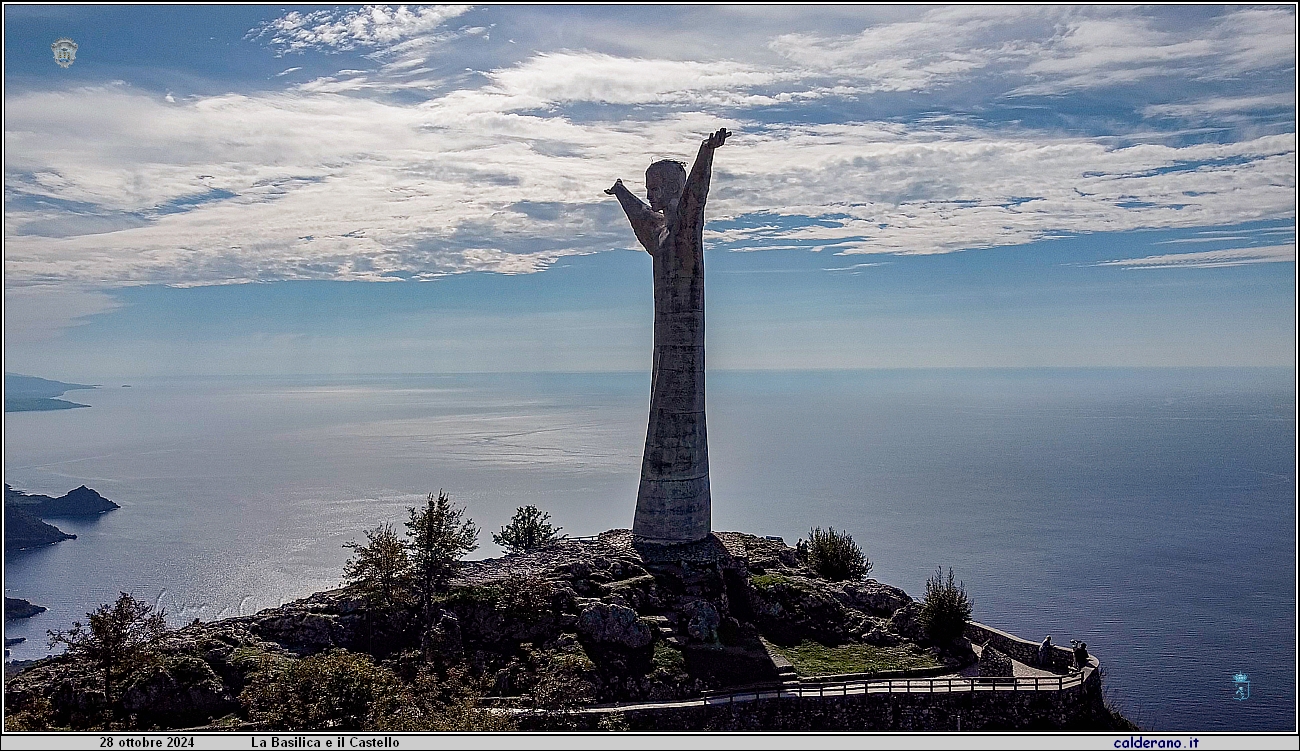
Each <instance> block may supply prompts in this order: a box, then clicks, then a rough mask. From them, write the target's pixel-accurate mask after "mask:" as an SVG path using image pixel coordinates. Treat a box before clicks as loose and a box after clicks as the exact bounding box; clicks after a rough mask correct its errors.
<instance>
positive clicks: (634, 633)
mask: <svg viewBox="0 0 1300 751" xmlns="http://www.w3.org/2000/svg"><path fill="white" fill-rule="evenodd" d="M578 633H580V634H582V635H583V636H585V637H587V638H588V639H591V640H592V641H595V642H600V643H602V644H614V645H618V646H621V647H625V648H627V649H640V648H642V647H644V646H646V645H648V644H649V643H650V642H651V641H652V640H653V639H654V632H653V631H651V630H650V624H649V623H648V622H646V621H643V620H641V619H640V618H639V617H637V614H636V611H635V610H633V609H632V608H629V607H626V606H623V605H611V604H606V603H603V602H593V603H590V604H588V605H585V606H583V608H582V610H581V612H579V613H578Z"/></svg>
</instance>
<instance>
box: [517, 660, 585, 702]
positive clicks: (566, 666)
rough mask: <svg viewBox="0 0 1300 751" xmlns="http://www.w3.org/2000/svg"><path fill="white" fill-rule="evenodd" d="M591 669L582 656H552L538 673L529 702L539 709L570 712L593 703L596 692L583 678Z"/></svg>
mask: <svg viewBox="0 0 1300 751" xmlns="http://www.w3.org/2000/svg"><path fill="white" fill-rule="evenodd" d="M594 668H595V666H594V665H593V664H592V662H591V659H590V658H588V657H587V656H586V655H585V654H560V655H555V656H554V657H552V658H551V659H550V661H549V662H547V663H546V664H545V666H544V668H543V669H542V670H541V671H539V672H541V676H540V678H539V680H538V681H537V685H535V686H534V687H533V690H532V694H533V701H534V703H535V705H536V706H537V707H538V708H540V709H572V708H573V707H577V706H580V705H582V704H588V703H590V702H592V701H594V700H595V698H596V690H595V687H594V686H592V685H591V681H590V680H588V678H587V676H588V674H589V673H591V672H592V671H593V670H594Z"/></svg>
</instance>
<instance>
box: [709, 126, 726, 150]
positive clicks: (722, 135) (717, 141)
mask: <svg viewBox="0 0 1300 751" xmlns="http://www.w3.org/2000/svg"><path fill="white" fill-rule="evenodd" d="M729 135H731V133H728V132H727V129H726V128H718V132H717V133H714V134H712V135H710V136H709V137H708V138H706V139H705V140H704V145H705V146H707V147H709V148H710V149H716V148H718V147H719V146H721V145H722V144H724V143H726V142H727V136H729Z"/></svg>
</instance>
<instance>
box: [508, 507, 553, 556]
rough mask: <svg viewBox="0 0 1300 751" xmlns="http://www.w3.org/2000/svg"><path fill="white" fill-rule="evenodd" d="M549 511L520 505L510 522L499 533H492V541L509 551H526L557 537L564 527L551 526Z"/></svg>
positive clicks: (545, 544) (540, 546)
mask: <svg viewBox="0 0 1300 751" xmlns="http://www.w3.org/2000/svg"><path fill="white" fill-rule="evenodd" d="M550 518H551V515H550V514H549V513H545V512H543V511H541V510H539V509H538V508H537V507H536V506H520V507H519V508H518V509H517V510H516V511H515V515H514V516H512V517H510V523H509V524H507V525H506V526H504V527H502V528H501V533H500V534H494V535H492V542H495V543H496V544H498V545H500V546H501V547H503V548H505V549H506V550H507V552H510V553H527V552H529V551H532V550H537V549H538V548H542V547H546V546H547V545H549V544H551V543H552V542H555V541H556V540H558V539H559V532H560V530H561V529H564V527H553V526H551V524H550V522H549V521H548V520H549V519H550Z"/></svg>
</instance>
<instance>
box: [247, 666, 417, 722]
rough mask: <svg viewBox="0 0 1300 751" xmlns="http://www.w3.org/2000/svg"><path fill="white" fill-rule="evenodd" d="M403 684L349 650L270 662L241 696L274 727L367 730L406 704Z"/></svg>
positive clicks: (251, 711)
mask: <svg viewBox="0 0 1300 751" xmlns="http://www.w3.org/2000/svg"><path fill="white" fill-rule="evenodd" d="M404 693H405V692H404V691H403V686H402V684H401V681H399V680H398V678H397V676H396V675H394V674H393V672H392V671H390V670H388V669H387V668H384V667H382V666H379V665H375V664H374V663H373V662H371V660H370V657H369V656H367V655H363V654H357V653H355V652H349V651H347V650H344V649H335V650H330V651H329V652H324V653H321V654H319V655H314V656H312V657H304V658H302V659H301V660H284V661H274V662H268V663H267V664H266V668H265V669H264V670H260V671H258V672H256V673H254V674H253V675H252V676H250V679H249V682H248V686H247V687H246V688H245V689H244V691H243V693H242V694H240V696H239V699H240V701H241V702H242V703H243V704H244V706H245V707H246V708H247V709H248V716H249V718H250V719H252V720H253V721H254V722H258V723H261V724H262V725H264V726H265V727H267V728H268V729H272V730H329V729H338V730H367V729H371V728H372V727H374V726H375V724H376V723H375V719H376V716H377V715H385V714H388V713H390V712H392V711H393V708H394V707H395V706H398V705H400V704H402V703H403V701H402V700H403V698H404V696H403V694H404Z"/></svg>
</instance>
